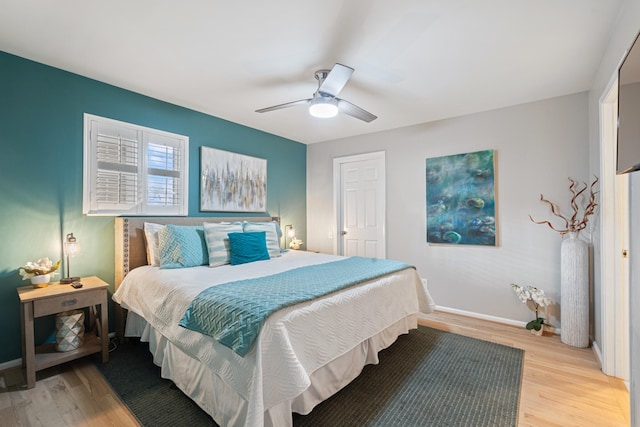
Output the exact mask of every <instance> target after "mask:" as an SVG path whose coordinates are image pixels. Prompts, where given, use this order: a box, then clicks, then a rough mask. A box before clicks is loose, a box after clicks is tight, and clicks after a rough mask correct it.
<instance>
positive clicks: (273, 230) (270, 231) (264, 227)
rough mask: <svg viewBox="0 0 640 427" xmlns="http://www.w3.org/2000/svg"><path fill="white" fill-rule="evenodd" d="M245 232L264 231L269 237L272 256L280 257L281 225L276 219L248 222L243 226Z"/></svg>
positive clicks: (268, 246)
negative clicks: (279, 231) (279, 232)
mask: <svg viewBox="0 0 640 427" xmlns="http://www.w3.org/2000/svg"><path fill="white" fill-rule="evenodd" d="M243 229H244V231H245V232H248V231H264V232H266V237H267V250H268V251H269V256H270V257H271V258H275V257H279V256H281V255H282V254H281V253H280V238H279V237H278V230H279V226H278V223H277V222H275V221H270V222H246V221H245V223H244V227H243Z"/></svg>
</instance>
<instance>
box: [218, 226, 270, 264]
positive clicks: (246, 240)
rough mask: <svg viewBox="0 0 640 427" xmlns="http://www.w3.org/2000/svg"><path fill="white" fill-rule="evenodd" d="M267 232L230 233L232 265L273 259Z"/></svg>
mask: <svg viewBox="0 0 640 427" xmlns="http://www.w3.org/2000/svg"><path fill="white" fill-rule="evenodd" d="M266 234H267V233H265V232H264V231H252V232H247V233H229V234H228V236H229V248H230V249H231V265H238V264H246V263H248V262H254V261H263V260H267V259H271V258H270V257H269V251H268V250H267V239H266Z"/></svg>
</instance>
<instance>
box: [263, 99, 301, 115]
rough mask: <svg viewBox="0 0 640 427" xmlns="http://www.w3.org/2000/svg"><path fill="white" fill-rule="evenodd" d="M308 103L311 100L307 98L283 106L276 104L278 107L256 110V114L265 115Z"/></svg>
mask: <svg viewBox="0 0 640 427" xmlns="http://www.w3.org/2000/svg"><path fill="white" fill-rule="evenodd" d="M309 101H311V98H309V99H301V100H299V101H293V102H285V103H284V104H278V105H274V106H272V107H267V108H261V109H259V110H256V113H267V112H269V111H274V110H280V109H282V108H289V107H295V106H296V105H300V104H306V103H307V102H309Z"/></svg>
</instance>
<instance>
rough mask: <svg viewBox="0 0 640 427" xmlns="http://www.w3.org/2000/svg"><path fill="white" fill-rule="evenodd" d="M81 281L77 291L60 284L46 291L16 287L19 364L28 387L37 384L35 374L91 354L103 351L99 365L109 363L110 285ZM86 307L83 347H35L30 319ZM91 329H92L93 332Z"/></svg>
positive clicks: (30, 287) (96, 278)
mask: <svg viewBox="0 0 640 427" xmlns="http://www.w3.org/2000/svg"><path fill="white" fill-rule="evenodd" d="M80 282H82V285H83V286H82V288H79V289H75V288H73V287H72V286H71V285H67V284H60V283H59V282H55V283H51V284H50V285H49V286H47V287H46V288H34V287H33V286H32V285H29V286H23V287H20V288H17V291H18V297H19V298H20V317H21V320H22V321H21V325H22V365H23V366H24V367H25V369H26V373H27V388H32V387H34V386H35V385H36V371H40V370H42V369H46V368H49V367H51V366H55V365H58V364H60V363H64V362H68V361H70V360H75V359H77V358H79V357H83V356H87V355H89V354H93V353H100V352H102V362H107V361H108V360H109V319H108V312H109V310H108V308H107V287H108V286H109V285H108V284H107V283H105V282H104V281H102V280H101V279H99V278H98V277H96V276H91V277H83V278H82V279H80ZM85 307H89V325H90V326H89V330H87V331H86V332H85V335H84V344H82V345H81V346H80V347H78V348H77V349H75V350H70V351H65V352H59V351H56V349H55V344H46V345H42V346H38V347H36V346H35V344H34V329H33V319H35V318H36V317H42V316H47V315H51V314H56V313H60V312H63V311H68V310H74V309H78V308H85ZM94 326H95V328H94ZM90 329H95V333H92V332H91V331H90Z"/></svg>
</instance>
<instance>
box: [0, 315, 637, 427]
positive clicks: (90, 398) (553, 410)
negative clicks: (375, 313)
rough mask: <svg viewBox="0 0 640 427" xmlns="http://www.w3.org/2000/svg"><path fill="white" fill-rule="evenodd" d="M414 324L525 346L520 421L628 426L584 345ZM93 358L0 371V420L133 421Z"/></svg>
mask: <svg viewBox="0 0 640 427" xmlns="http://www.w3.org/2000/svg"><path fill="white" fill-rule="evenodd" d="M421 323H423V324H425V325H427V326H430V327H433V328H437V329H442V330H446V331H450V332H454V333H458V334H461V335H467V336H470V337H474V338H479V339H484V340H488V341H493V342H497V343H500V344H504V345H507V346H512V347H517V348H521V349H523V350H525V362H524V370H523V377H522V389H521V395H520V410H519V417H518V425H519V426H520V427H526V426H545V427H553V426H562V427H567V426H582V427H587V426H598V427H602V426H612V427H614V426H628V425H629V394H628V393H627V390H626V388H625V386H624V384H623V383H622V381H620V380H617V379H615V378H611V377H608V376H606V375H604V374H603V373H602V372H601V371H600V367H599V365H598V363H597V362H596V359H595V357H594V355H593V353H592V350H591V349H576V348H573V347H569V346H566V345H564V344H562V343H561V342H560V339H559V337H557V336H543V337H536V336H533V335H531V334H530V333H529V331H526V330H524V329H522V328H516V327H512V326H505V325H502V324H497V323H492V322H487V321H481V320H477V319H471V318H468V317H464V316H458V315H453V314H447V313H440V312H437V313H434V314H432V315H429V316H428V317H427V319H426V320H423V321H421ZM92 360H93V359H91V358H85V359H84V360H79V361H75V362H72V363H68V364H66V365H64V366H63V367H61V368H52V369H51V370H48V371H43V372H42V373H39V374H38V382H37V384H36V387H35V388H33V389H31V390H24V389H21V387H20V385H18V386H15V385H13V384H16V383H20V382H22V383H24V379H23V378H22V375H21V373H20V372H19V370H12V371H9V372H6V373H4V375H0V425H2V426H47V427H50V426H118V427H126V426H138V423H137V422H136V420H135V418H133V416H131V414H130V413H129V411H128V410H127V408H126V407H125V406H124V405H123V404H122V403H121V402H120V400H119V399H118V397H117V396H116V395H115V394H114V393H113V391H111V389H110V388H109V386H108V385H107V384H106V383H105V382H104V380H103V379H102V377H101V375H100V374H99V373H98V371H97V369H96V368H95V367H94V365H93V361H92ZM16 388H17V390H16ZM8 390H14V391H8Z"/></svg>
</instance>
